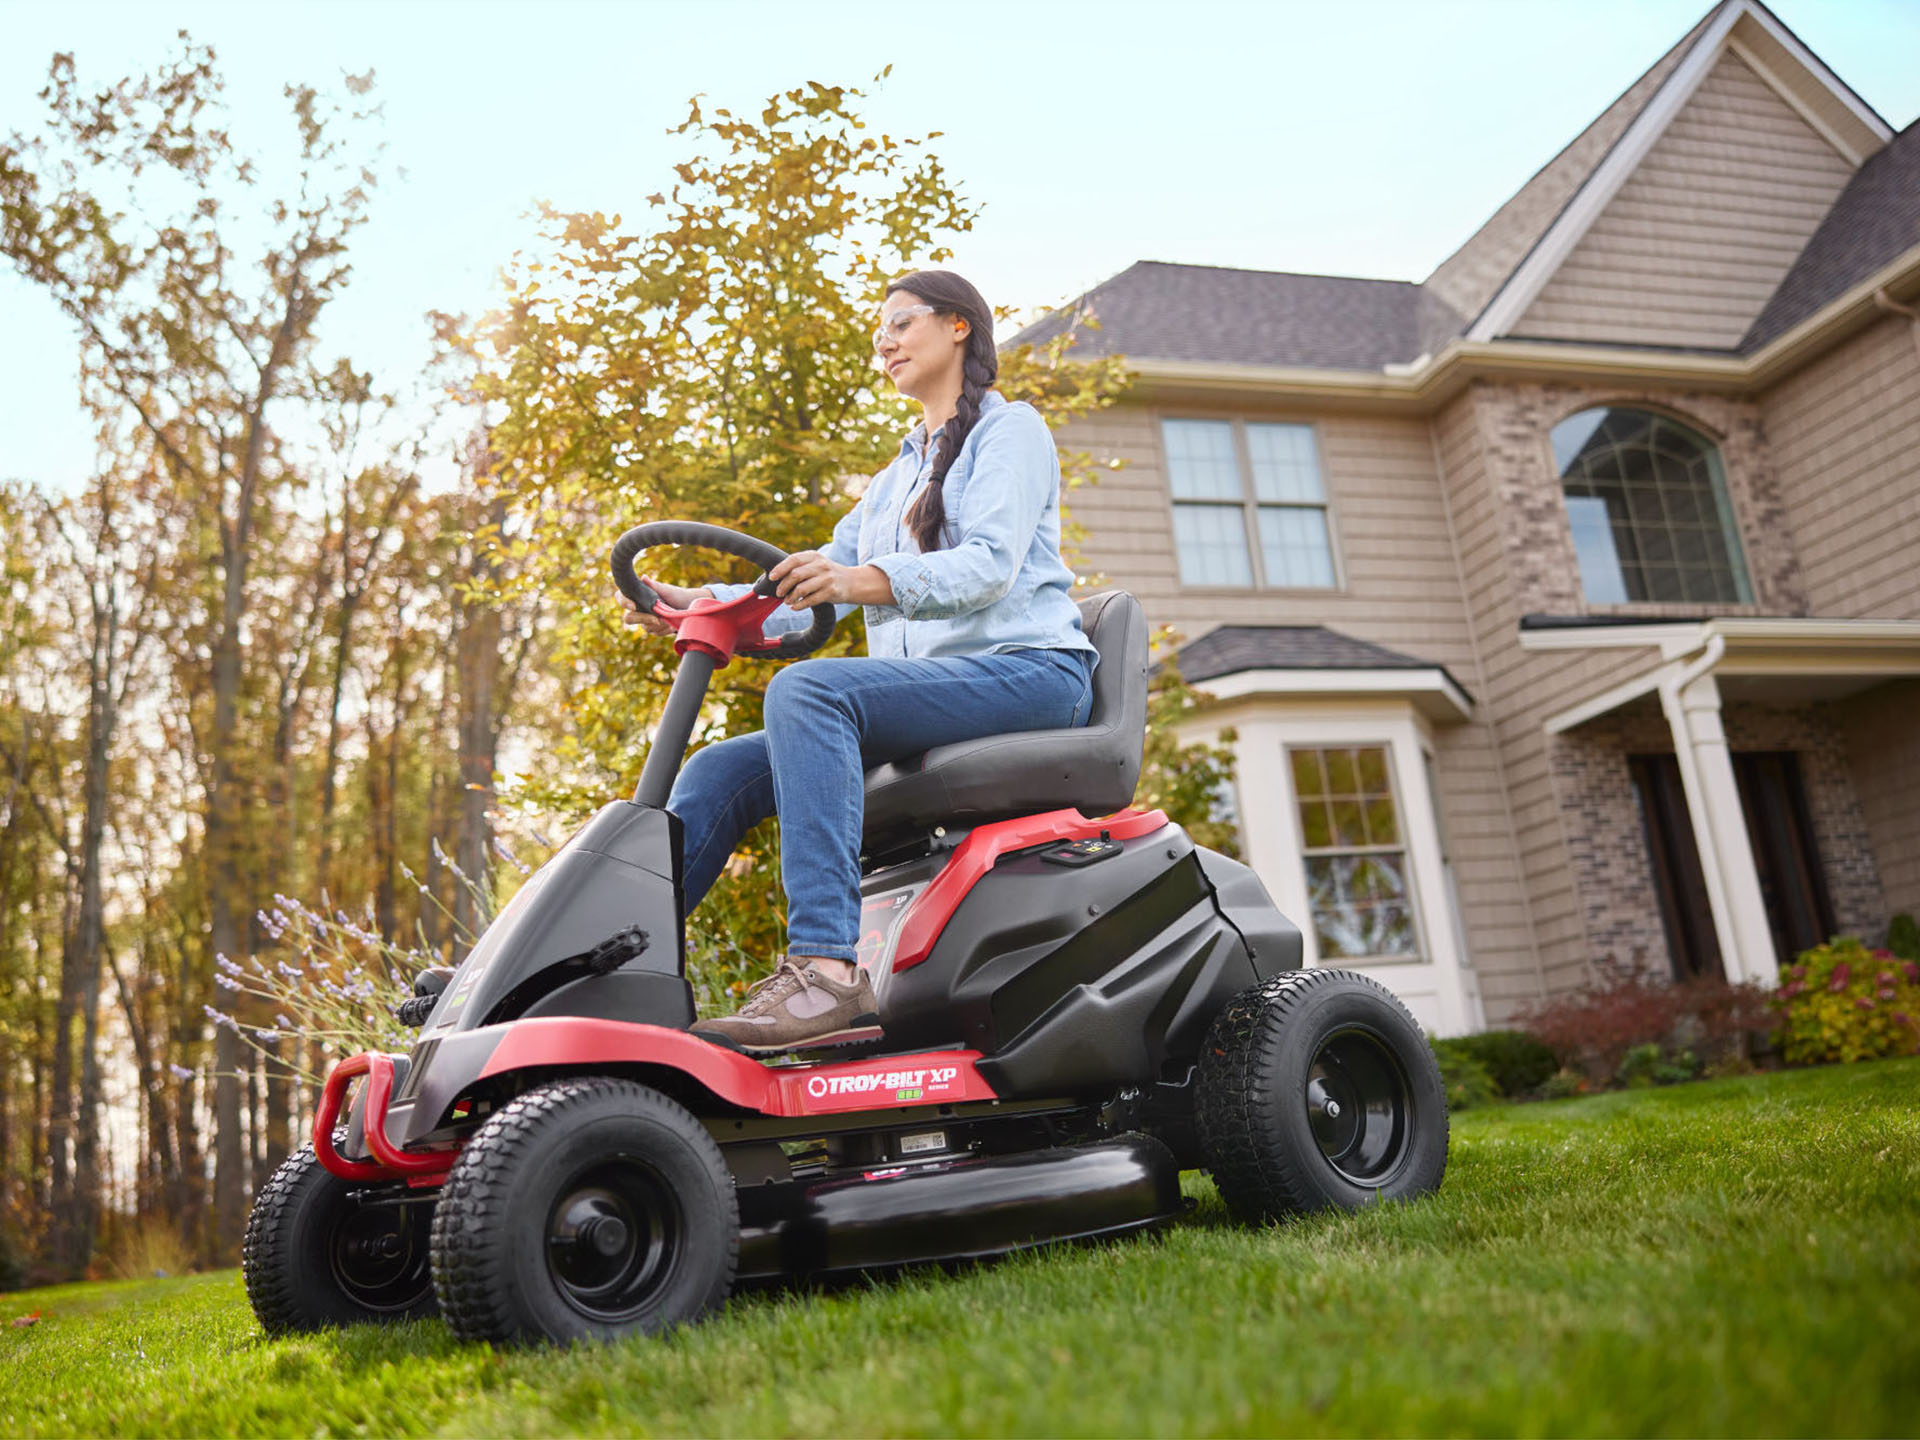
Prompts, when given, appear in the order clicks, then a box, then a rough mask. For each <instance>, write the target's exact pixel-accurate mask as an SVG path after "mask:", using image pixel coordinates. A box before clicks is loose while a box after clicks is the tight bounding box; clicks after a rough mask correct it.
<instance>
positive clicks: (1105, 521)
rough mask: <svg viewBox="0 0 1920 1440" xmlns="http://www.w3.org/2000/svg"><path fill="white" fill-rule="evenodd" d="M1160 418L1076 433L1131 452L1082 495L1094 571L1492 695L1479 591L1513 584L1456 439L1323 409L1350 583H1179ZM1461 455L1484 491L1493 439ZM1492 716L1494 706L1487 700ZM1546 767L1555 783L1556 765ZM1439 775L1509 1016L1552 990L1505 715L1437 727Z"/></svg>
mask: <svg viewBox="0 0 1920 1440" xmlns="http://www.w3.org/2000/svg"><path fill="white" fill-rule="evenodd" d="M1249 418H1259V417H1249ZM1296 418H1297V417H1296ZM1158 420H1159V412H1157V411H1153V410H1150V409H1148V408H1146V407H1142V406H1126V407H1121V408H1119V409H1117V410H1114V411H1110V412H1108V413H1107V414H1105V415H1102V416H1100V417H1098V418H1096V419H1094V420H1092V421H1089V422H1084V423H1082V424H1080V425H1078V426H1076V427H1075V428H1074V429H1073V430H1072V431H1071V432H1070V433H1069V434H1067V435H1065V436H1063V437H1062V440H1063V443H1064V444H1066V445H1068V446H1071V447H1073V448H1077V449H1084V450H1090V451H1092V452H1093V454H1094V455H1095V456H1096V458H1097V459H1098V460H1100V461H1101V462H1102V463H1103V464H1104V462H1106V461H1108V460H1111V459H1119V460H1122V461H1124V462H1126V463H1125V465H1124V467H1123V468H1121V469H1119V470H1107V469H1103V470H1102V471H1101V478H1100V480H1099V482H1098V483H1097V484H1095V485H1092V486H1088V487H1084V488H1081V489H1078V490H1076V491H1074V492H1073V493H1072V495H1071V496H1070V497H1069V508H1070V510H1071V512H1072V517H1073V519H1074V521H1075V522H1077V523H1078V524H1080V525H1081V526H1083V527H1084V528H1085V529H1086V531H1087V541H1086V544H1085V553H1084V554H1083V556H1082V557H1081V559H1082V561H1083V569H1084V570H1086V571H1087V572H1089V573H1098V574H1099V575H1100V576H1101V578H1103V579H1104V580H1106V581H1108V582H1110V583H1112V584H1115V585H1119V586H1123V587H1124V588H1126V589H1129V590H1131V591H1133V592H1134V594H1136V595H1138V596H1139V597H1140V599H1141V601H1142V603H1143V604H1144V605H1145V606H1146V608H1147V613H1148V615H1149V617H1150V618H1151V619H1152V620H1153V622H1154V623H1155V624H1173V625H1175V626H1177V627H1178V628H1179V629H1180V630H1181V631H1182V632H1183V634H1184V635H1185V636H1186V637H1187V638H1189V639H1192V638H1197V637H1198V636H1199V635H1201V634H1203V633H1205V632H1206V631H1207V630H1209V629H1211V628H1213V627H1214V626H1215V625H1220V624H1253V625H1327V626H1330V627H1332V628H1333V629H1335V630H1338V631H1340V632H1342V633H1343V634H1347V635H1353V636H1356V637H1358V638H1360V639H1365V640H1372V641H1375V642H1376V643H1378V644H1382V645H1386V646H1389V647H1391V648H1393V649H1397V650H1401V651H1403V652H1406V653H1410V654H1414V655H1418V656H1420V657H1422V658H1424V659H1430V660H1433V661H1435V662H1437V663H1439V664H1442V665H1445V666H1446V667H1447V668H1448V670H1449V671H1450V672H1451V673H1452V674H1453V676H1454V677H1455V679H1457V680H1458V681H1459V682H1460V684H1461V685H1463V686H1465V687H1466V688H1467V690H1468V691H1470V692H1471V693H1473V694H1474V695H1475V696H1476V697H1480V696H1481V695H1482V694H1483V693H1484V691H1485V688H1486V684H1487V681H1486V677H1485V676H1484V675H1483V672H1482V670H1481V666H1480V653H1479V644H1480V642H1479V639H1478V638H1477V636H1476V635H1475V633H1474V625H1473V624H1471V623H1470V622H1469V614H1468V608H1469V601H1468V598H1467V595H1468V592H1469V591H1472V592H1474V593H1478V592H1479V591H1480V590H1481V589H1483V588H1484V587H1486V586H1488V585H1494V586H1501V585H1502V584H1503V570H1502V566H1501V564H1500V563H1499V555H1498V552H1499V544H1500V542H1499V541H1498V539H1497V535H1496V537H1495V538H1494V540H1493V544H1492V554H1491V555H1490V554H1489V550H1488V547H1487V545H1486V543H1485V535H1486V531H1487V530H1488V527H1489V523H1490V518H1491V517H1492V514H1493V507H1492V506H1490V505H1486V504H1479V505H1477V506H1476V507H1475V508H1474V511H1473V514H1472V516H1471V517H1470V521H1471V523H1472V524H1473V525H1474V526H1475V531H1474V533H1473V535H1472V536H1470V537H1469V536H1462V537H1461V543H1460V545H1459V546H1458V548H1457V549H1456V545H1455V543H1454V536H1455V532H1456V530H1457V528H1458V525H1459V517H1458V516H1457V515H1450V514H1449V511H1448V503H1447V496H1446V495H1443V493H1442V490H1441V486H1440V483H1439V475H1438V473H1437V471H1436V455H1437V454H1438V453H1440V452H1442V451H1444V450H1445V449H1446V445H1445V443H1444V437H1443V443H1442V444H1441V445H1440V446H1439V447H1436V444H1435V436H1434V432H1433V430H1432V429H1431V428H1430V427H1429V425H1428V424H1427V423H1426V422H1424V421H1419V420H1396V419H1383V418H1379V417H1368V416H1338V415H1331V416H1322V417H1319V418H1318V419H1317V420H1316V422H1315V424H1316V429H1317V432H1318V435H1319V440H1320V451H1321V464H1322V469H1323V472H1324V477H1325V481H1326V486H1327V492H1328V497H1329V501H1330V505H1331V511H1332V523H1333V528H1334V533H1335V544H1336V547H1337V548H1338V550H1339V552H1340V556H1339V558H1340V568H1341V573H1342V577H1343V580H1344V585H1343V587H1342V588H1341V589H1340V590H1339V591H1334V592H1326V591H1314V592H1307V591H1266V592H1258V591H1207V590H1192V589H1186V588H1183V587H1182V586H1181V584H1180V581H1179V574H1178V566H1177V562H1176V558H1175V555H1174V549H1173V540H1172V535H1171V528H1172V523H1171V511H1170V508H1169V501H1168V497H1167V489H1166V480H1165V474H1164V471H1163V468H1162V460H1161V452H1160V441H1159V427H1158ZM1455 438H1456V440H1457V437H1455ZM1456 450H1457V453H1455V454H1453V455H1449V456H1447V457H1446V459H1445V462H1444V463H1445V464H1446V465H1447V467H1448V469H1449V472H1450V474H1449V480H1450V486H1451V488H1452V489H1459V488H1461V484H1460V481H1461V479H1462V477H1460V476H1454V475H1452V474H1451V471H1452V470H1453V467H1454V466H1455V465H1456V464H1458V465H1461V466H1463V467H1465V470H1464V479H1465V487H1466V488H1468V489H1472V488H1473V487H1475V486H1483V484H1484V482H1483V480H1481V479H1480V478H1479V477H1480V476H1481V474H1482V470H1481V469H1480V468H1479V449H1478V446H1477V444H1468V445H1466V446H1464V447H1461V446H1456ZM1492 528H1493V529H1494V530H1495V531H1497V529H1498V527H1497V525H1493V526H1492ZM1506 590H1507V593H1508V594H1509V595H1510V586H1509V587H1506ZM1505 613H1506V614H1507V615H1508V616H1509V617H1510V618H1509V619H1508V622H1507V623H1508V625H1509V627H1510V628H1512V627H1514V626H1517V623H1518V615H1517V612H1514V611H1513V610H1512V608H1511V605H1510V604H1509V605H1508V607H1507V610H1506V612H1505ZM1503 658H1504V657H1503ZM1481 712H1482V714H1487V713H1491V707H1489V706H1488V705H1487V704H1486V702H1484V701H1482V705H1481ZM1536 728H1537V727H1536ZM1535 768H1536V770H1537V771H1538V773H1539V776H1540V777H1541V778H1542V779H1544V774H1545V771H1544V765H1543V764H1536V766H1535ZM1434 776H1435V783H1436V787H1437V789H1438V792H1439V793H1438V795H1437V796H1436V799H1437V802H1438V804H1439V807H1440V810H1441V814H1442V816H1443V819H1444V823H1445V825H1446V828H1447V834H1448V839H1449V843H1450V847H1451V857H1450V858H1451V859H1452V862H1453V867H1454V878H1455V881H1456V883H1457V885H1458V888H1459V893H1460V905H1461V911H1462V916H1461V918H1462V923H1463V928H1464V930H1465V932H1466V939H1467V949H1468V955H1469V957H1470V960H1471V963H1472V965H1473V966H1474V969H1475V972H1476V974H1477V977H1478V984H1479V987H1480V991H1481V996H1482V1000H1483V1003H1484V1004H1485V1006H1486V1008H1487V1017H1488V1019H1489V1021H1490V1022H1493V1023H1498V1022H1500V1021H1501V1020H1503V1019H1506V1018H1510V1017H1511V1016H1512V1015H1513V1013H1514V1012H1515V1011H1516V1010H1517V1009H1520V1008H1522V1007H1524V1006H1526V1005H1527V1004H1530V1003H1532V1002H1533V1001H1535V1000H1537V999H1538V998H1539V997H1540V995H1541V994H1542V988H1541V980H1540V975H1539V968H1538V963H1537V959H1536V952H1535V945H1534V937H1533V927H1532V922H1531V917H1530V913H1529V905H1528V896H1527V891H1526V886H1525V884H1524V883H1523V881H1522V878H1521V876H1522V873H1523V866H1522V865H1521V861H1520V851H1519V850H1518V849H1517V842H1518V837H1517V835H1516V832H1515V828H1514V824H1513V816H1512V814H1511V812H1510V810H1509V806H1508V799H1507V795H1508V785H1507V776H1506V773H1505V771H1504V769H1503V761H1502V756H1501V753H1500V748H1499V742H1498V739H1497V735H1496V730H1495V727H1494V725H1493V724H1491V723H1489V722H1487V721H1486V720H1478V721H1475V722H1474V723H1472V724H1467V725H1457V726H1449V727H1441V728H1439V729H1438V730H1436V731H1435V733H1434ZM1554 844H1555V845H1557V844H1558V841H1557V832H1556V839H1555V841H1554ZM1563 888H1564V885H1563Z"/></svg>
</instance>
